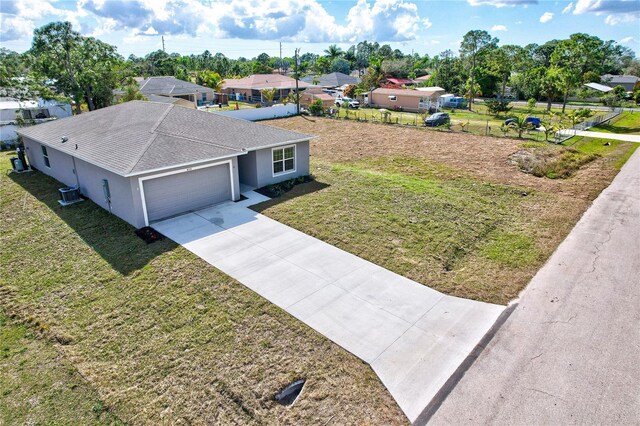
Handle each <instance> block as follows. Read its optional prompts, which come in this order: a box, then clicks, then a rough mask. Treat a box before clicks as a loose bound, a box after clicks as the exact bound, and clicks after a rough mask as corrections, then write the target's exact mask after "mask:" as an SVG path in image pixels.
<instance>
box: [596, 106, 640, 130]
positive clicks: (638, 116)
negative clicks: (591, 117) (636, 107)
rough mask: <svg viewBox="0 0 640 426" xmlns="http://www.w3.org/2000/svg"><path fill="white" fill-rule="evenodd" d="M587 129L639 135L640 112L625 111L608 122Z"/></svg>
mask: <svg viewBox="0 0 640 426" xmlns="http://www.w3.org/2000/svg"><path fill="white" fill-rule="evenodd" d="M589 131H590V132H602V133H618V134H628V135H640V112H630V111H625V112H623V113H622V114H620V115H619V116H617V117H616V118H614V119H613V120H611V121H610V122H608V123H606V124H601V125H599V126H596V127H592V128H590V129H589Z"/></svg>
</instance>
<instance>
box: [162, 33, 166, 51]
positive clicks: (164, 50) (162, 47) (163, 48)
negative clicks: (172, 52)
mask: <svg viewBox="0 0 640 426" xmlns="http://www.w3.org/2000/svg"><path fill="white" fill-rule="evenodd" d="M162 51H163V52H165V53H166V52H167V51H166V50H164V36H162Z"/></svg>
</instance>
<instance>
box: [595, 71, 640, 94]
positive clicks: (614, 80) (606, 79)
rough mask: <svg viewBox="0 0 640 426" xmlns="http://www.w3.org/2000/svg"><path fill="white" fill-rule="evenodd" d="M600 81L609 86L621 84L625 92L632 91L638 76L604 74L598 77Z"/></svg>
mask: <svg viewBox="0 0 640 426" xmlns="http://www.w3.org/2000/svg"><path fill="white" fill-rule="evenodd" d="M600 79H601V80H602V82H603V83H604V84H606V85H607V86H609V87H616V86H622V87H624V90H625V92H632V91H633V89H634V87H635V86H636V85H637V84H638V82H640V77H636V76H635V75H611V74H605V75H603V76H601V77H600Z"/></svg>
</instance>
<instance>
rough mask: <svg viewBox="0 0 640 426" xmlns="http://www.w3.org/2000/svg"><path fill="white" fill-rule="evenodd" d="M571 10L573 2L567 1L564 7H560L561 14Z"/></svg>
mask: <svg viewBox="0 0 640 426" xmlns="http://www.w3.org/2000/svg"><path fill="white" fill-rule="evenodd" d="M571 10H573V2H571V3H569V4H568V5H567V6H566V7H565V8H564V9H562V14H563V15H564V14H566V13H569V12H571Z"/></svg>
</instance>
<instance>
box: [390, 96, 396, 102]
mask: <svg viewBox="0 0 640 426" xmlns="http://www.w3.org/2000/svg"><path fill="white" fill-rule="evenodd" d="M389 100H390V101H391V102H395V101H397V100H398V97H397V96H395V95H391V96H389Z"/></svg>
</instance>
